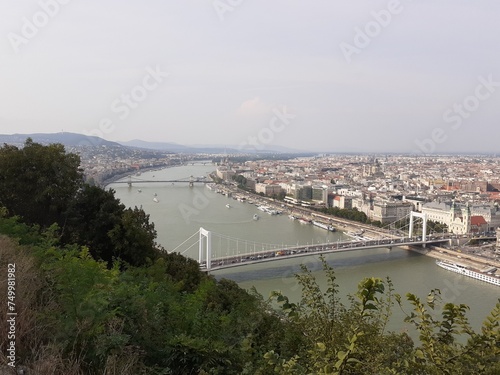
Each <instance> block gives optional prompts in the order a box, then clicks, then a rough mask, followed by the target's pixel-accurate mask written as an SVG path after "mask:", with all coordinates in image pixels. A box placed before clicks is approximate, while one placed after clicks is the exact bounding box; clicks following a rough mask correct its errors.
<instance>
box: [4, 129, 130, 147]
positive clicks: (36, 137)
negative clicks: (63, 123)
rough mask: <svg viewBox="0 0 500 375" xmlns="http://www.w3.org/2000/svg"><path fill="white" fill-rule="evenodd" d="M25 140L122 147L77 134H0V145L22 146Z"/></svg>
mask: <svg viewBox="0 0 500 375" xmlns="http://www.w3.org/2000/svg"><path fill="white" fill-rule="evenodd" d="M27 138H31V139H33V141H35V142H37V143H41V144H49V143H62V144H63V145H65V146H107V147H122V146H121V145H120V144H119V143H116V142H111V141H107V140H105V139H102V138H99V137H95V136H87V135H83V134H77V133H66V132H64V133H34V134H0V143H1V144H3V143H7V144H12V145H16V146H19V145H23V144H24V142H25V141H26V139H27Z"/></svg>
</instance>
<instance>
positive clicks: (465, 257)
mask: <svg viewBox="0 0 500 375" xmlns="http://www.w3.org/2000/svg"><path fill="white" fill-rule="evenodd" d="M401 248H403V249H407V250H411V251H414V252H417V253H419V254H422V255H426V256H429V257H431V258H434V259H438V260H444V261H447V262H451V263H459V264H462V265H464V266H468V267H471V268H475V269H478V270H480V269H482V268H484V267H487V266H491V267H496V268H499V269H500V262H499V261H497V260H494V259H489V258H483V257H479V256H475V255H471V254H463V253H460V252H458V251H454V250H450V249H447V248H445V247H438V246H434V247H432V248H422V247H416V246H401Z"/></svg>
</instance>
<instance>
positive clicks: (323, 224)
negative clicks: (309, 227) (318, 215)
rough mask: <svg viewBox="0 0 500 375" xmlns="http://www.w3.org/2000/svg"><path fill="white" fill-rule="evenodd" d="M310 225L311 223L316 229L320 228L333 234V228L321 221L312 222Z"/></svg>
mask: <svg viewBox="0 0 500 375" xmlns="http://www.w3.org/2000/svg"><path fill="white" fill-rule="evenodd" d="M312 223H313V225H315V226H317V227H318V228H322V229H325V230H328V231H330V232H335V227H334V226H333V225H328V224H325V223H322V222H321V221H316V220H313V222H312Z"/></svg>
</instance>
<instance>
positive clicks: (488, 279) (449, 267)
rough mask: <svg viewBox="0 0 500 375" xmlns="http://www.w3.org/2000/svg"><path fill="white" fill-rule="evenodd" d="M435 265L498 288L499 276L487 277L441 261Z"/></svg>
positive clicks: (487, 275)
mask: <svg viewBox="0 0 500 375" xmlns="http://www.w3.org/2000/svg"><path fill="white" fill-rule="evenodd" d="M436 264H437V265H438V266H439V267H441V268H444V269H446V270H448V271H453V272H456V273H459V274H461V275H464V276H469V277H472V278H473V279H476V280H481V281H485V282H487V283H490V284H493V285H497V286H500V276H497V275H489V274H485V273H482V272H477V271H473V270H471V269H469V268H468V267H466V266H463V265H461V264H456V263H448V262H445V261H442V260H436Z"/></svg>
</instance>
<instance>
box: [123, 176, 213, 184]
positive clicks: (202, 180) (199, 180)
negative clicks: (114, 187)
mask: <svg viewBox="0 0 500 375" xmlns="http://www.w3.org/2000/svg"><path fill="white" fill-rule="evenodd" d="M177 182H179V183H187V184H189V186H193V185H194V184H206V183H209V182H210V181H208V180H207V178H206V177H193V176H190V177H184V178H178V179H174V180H143V179H141V178H137V177H133V176H128V178H127V179H126V180H123V181H115V182H113V183H114V184H127V185H128V186H132V185H133V184H139V183H140V184H159V183H172V184H173V183H177Z"/></svg>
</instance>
